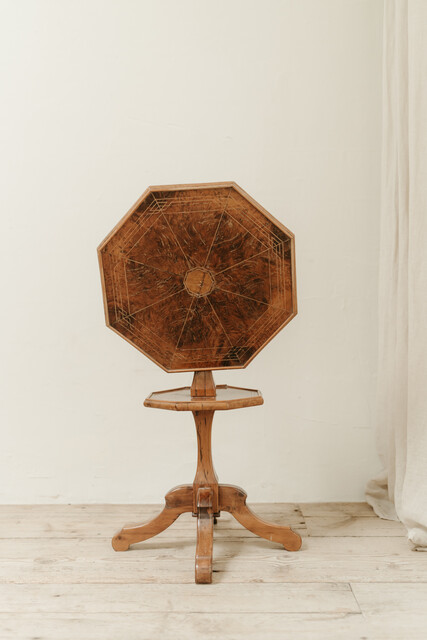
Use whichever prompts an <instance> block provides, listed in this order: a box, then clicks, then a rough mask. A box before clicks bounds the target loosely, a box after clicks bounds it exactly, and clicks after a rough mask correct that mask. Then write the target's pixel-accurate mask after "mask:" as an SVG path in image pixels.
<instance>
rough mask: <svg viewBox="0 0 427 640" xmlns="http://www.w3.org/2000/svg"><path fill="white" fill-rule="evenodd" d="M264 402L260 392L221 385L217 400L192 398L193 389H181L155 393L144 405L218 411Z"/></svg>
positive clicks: (181, 409) (217, 389)
mask: <svg viewBox="0 0 427 640" xmlns="http://www.w3.org/2000/svg"><path fill="white" fill-rule="evenodd" d="M263 402H264V399H263V397H262V395H261V393H260V391H256V390H255V389H242V388H241V387H229V386H227V385H221V384H219V385H217V386H216V397H215V398H192V397H191V387H181V388H180V389H170V390H168V391H155V392H154V393H152V394H151V395H149V396H148V398H147V399H146V401H145V402H144V405H145V406H146V407H153V408H155V409H170V410H172V411H217V410H224V409H240V408H242V407H254V406H256V405H259V404H263Z"/></svg>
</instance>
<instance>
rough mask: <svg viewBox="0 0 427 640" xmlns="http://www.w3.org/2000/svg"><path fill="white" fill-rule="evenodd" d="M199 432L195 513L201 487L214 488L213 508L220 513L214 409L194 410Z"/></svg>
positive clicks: (194, 486)
mask: <svg viewBox="0 0 427 640" xmlns="http://www.w3.org/2000/svg"><path fill="white" fill-rule="evenodd" d="M192 413H193V416H194V421H195V423H196V432H197V469H196V475H195V478H194V482H193V514H194V515H197V494H198V491H199V489H200V488H204V487H206V488H208V487H209V488H211V489H212V510H213V513H214V514H218V511H219V509H218V476H217V475H216V472H215V469H214V466H213V460H212V440H211V438H212V421H213V416H214V413H215V412H214V411H193V412H192Z"/></svg>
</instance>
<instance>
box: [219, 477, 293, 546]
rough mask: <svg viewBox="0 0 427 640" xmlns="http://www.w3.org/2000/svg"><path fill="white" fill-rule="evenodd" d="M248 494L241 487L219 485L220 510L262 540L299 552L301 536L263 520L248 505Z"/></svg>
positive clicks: (289, 529) (287, 528) (288, 528)
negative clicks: (231, 516) (226, 512)
mask: <svg viewBox="0 0 427 640" xmlns="http://www.w3.org/2000/svg"><path fill="white" fill-rule="evenodd" d="M246 497H247V496H246V493H245V492H244V491H243V489H240V487H234V486H232V485H227V484H220V485H219V503H220V506H219V509H220V511H228V512H229V513H231V514H232V515H233V516H234V517H235V518H236V520H237V521H238V522H240V524H241V525H243V526H244V527H245V528H246V529H248V530H249V531H252V533H255V534H256V535H257V536H260V537H261V538H265V539H266V540H271V541H272V542H279V543H280V544H282V545H283V546H284V547H285V549H286V550H287V551H298V549H300V547H301V536H299V535H298V534H297V533H295V531H292V529H291V528H290V527H284V526H280V525H277V524H273V523H272V522H266V521H265V520H261V519H260V518H258V516H256V515H255V514H254V512H253V511H251V509H249V507H248V506H247V504H246Z"/></svg>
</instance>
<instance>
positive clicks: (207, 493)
mask: <svg viewBox="0 0 427 640" xmlns="http://www.w3.org/2000/svg"><path fill="white" fill-rule="evenodd" d="M212 499H213V491H212V489H211V487H201V488H200V489H199V490H198V491H197V547H196V582H197V583H198V584H209V583H210V582H212V552H213V510H212Z"/></svg>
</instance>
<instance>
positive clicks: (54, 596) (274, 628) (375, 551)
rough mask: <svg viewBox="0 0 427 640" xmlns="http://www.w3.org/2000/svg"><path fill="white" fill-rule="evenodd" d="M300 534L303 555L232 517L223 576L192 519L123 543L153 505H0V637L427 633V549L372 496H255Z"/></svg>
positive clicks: (222, 554) (262, 509) (225, 519)
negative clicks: (277, 499)
mask: <svg viewBox="0 0 427 640" xmlns="http://www.w3.org/2000/svg"><path fill="white" fill-rule="evenodd" d="M253 508H254V510H255V511H256V512H257V513H258V514H259V515H260V516H261V517H263V518H266V519H269V520H272V521H275V522H277V523H282V524H290V525H291V526H292V527H293V528H294V529H295V530H297V531H298V532H299V533H300V534H301V535H302V536H303V545H302V548H301V550H300V551H299V552H296V553H291V552H287V551H284V550H283V548H282V547H281V546H280V545H279V544H276V543H271V542H268V541H266V540H263V539H260V538H257V537H256V536H254V535H253V534H251V533H250V532H248V531H246V530H245V529H243V528H242V527H241V526H240V525H239V524H238V523H237V522H236V521H235V520H234V519H233V518H232V517H231V516H230V515H229V514H227V513H223V514H221V518H220V519H219V520H218V524H217V525H216V527H215V543H214V577H213V584H211V585H195V584H194V551H195V540H196V521H195V519H194V518H192V517H191V515H190V514H184V515H182V516H181V517H180V518H179V519H178V520H177V521H176V522H175V523H174V524H173V525H172V526H171V527H170V528H169V529H168V530H167V531H165V532H164V533H162V534H161V535H159V536H157V537H156V538H152V539H151V540H147V541H146V542H143V543H141V544H138V545H135V546H134V547H132V548H131V549H130V550H129V551H128V552H124V553H116V552H114V551H113V549H112V548H111V543H110V540H111V536H112V534H113V533H115V531H116V530H117V529H119V528H120V527H121V526H122V525H123V524H125V523H126V524H128V523H129V522H135V521H137V522H138V521H139V522H143V521H144V520H148V519H150V518H151V517H153V516H154V515H155V514H156V513H158V511H159V509H160V507H157V506H154V505H145V506H141V505H40V506H36V505H30V506H3V507H0V538H1V542H0V640H11V639H13V640H77V639H78V640H101V639H102V640H122V639H126V640H157V639H158V640H171V639H172V638H173V639H174V640H181V639H182V640H190V639H191V640H193V639H198V638H200V639H201V638H207V639H211V640H213V639H214V640H235V639H238V640H242V639H243V638H245V639H246V638H248V639H249V640H269V639H273V638H274V639H276V638H277V639H278V638H280V639H284V638H285V639H286V638H290V639H292V640H293V639H295V640H299V639H313V640H322V639H323V638H325V639H326V638H328V639H331V638H332V639H333V638H337V639H341V638H345V639H346V640H348V639H350V640H352V639H359V640H410V639H413V638H417V639H420V640H421V639H422V640H425V639H426V638H427V607H426V603H427V553H419V552H416V551H413V550H412V549H411V547H410V545H409V543H408V541H407V539H406V536H405V530H404V528H403V526H402V525H401V524H400V523H398V522H391V521H387V520H381V519H379V518H377V517H376V516H375V514H374V513H373V511H372V509H371V508H370V507H369V506H368V505H367V504H365V503H322V504H320V503H316V504H259V505H254V507H253Z"/></svg>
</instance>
